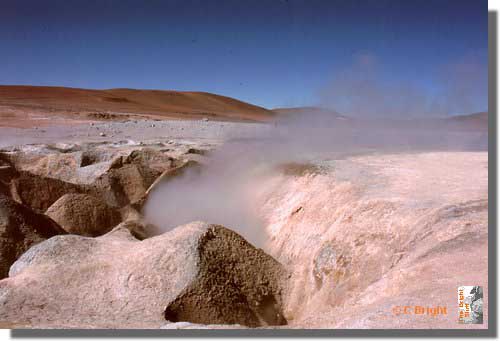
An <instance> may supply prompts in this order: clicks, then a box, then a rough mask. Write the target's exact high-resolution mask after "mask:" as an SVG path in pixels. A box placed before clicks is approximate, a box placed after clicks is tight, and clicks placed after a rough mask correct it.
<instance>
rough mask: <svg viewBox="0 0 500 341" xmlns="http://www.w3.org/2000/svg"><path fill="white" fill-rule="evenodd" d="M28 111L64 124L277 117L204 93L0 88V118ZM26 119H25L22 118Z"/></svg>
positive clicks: (269, 112) (237, 101)
mask: <svg viewBox="0 0 500 341" xmlns="http://www.w3.org/2000/svg"><path fill="white" fill-rule="evenodd" d="M26 111H35V112H38V113H55V114H63V115H64V116H65V117H66V118H73V119H75V118H76V119H78V118H80V119H82V118H83V119H85V118H101V119H103V118H104V119H113V118H120V117H121V118H126V117H127V115H128V116H134V114H140V115H142V116H146V117H147V118H159V119H162V118H174V119H175V118H177V119H179V118H180V119H182V118H185V119H201V118H204V117H207V118H209V119H215V120H236V121H239V120H243V121H265V120H267V119H269V118H270V117H272V116H273V112H272V111H270V110H267V109H265V108H262V107H259V106H256V105H252V104H249V103H245V102H242V101H239V100H236V99H233V98H230V97H225V96H220V95H215V94H211V93H206V92H184V91H164V90H136V89H108V90H91V89H78V88H65V87H47V86H10V85H4V86H0V117H2V118H4V116H10V117H12V118H15V116H16V114H17V115H18V116H19V115H20V114H22V113H23V112H26ZM20 116H22V115H20Z"/></svg>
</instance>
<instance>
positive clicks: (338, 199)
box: [0, 120, 488, 328]
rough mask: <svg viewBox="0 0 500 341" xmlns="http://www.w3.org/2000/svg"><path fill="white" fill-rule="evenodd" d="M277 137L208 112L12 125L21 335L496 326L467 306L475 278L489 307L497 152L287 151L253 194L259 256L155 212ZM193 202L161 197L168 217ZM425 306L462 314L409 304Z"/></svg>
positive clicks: (0, 310) (10, 286) (5, 159)
mask: <svg viewBox="0 0 500 341" xmlns="http://www.w3.org/2000/svg"><path fill="white" fill-rule="evenodd" d="M273 129H276V127H275V126H273V125H272V124H261V123H229V122H212V121H206V120H197V121H154V120H137V121H136V120H133V121H126V122H85V123H84V124H80V125H72V126H50V125H49V126H47V127H43V128H40V127H39V128H37V129H34V128H33V129H16V128H0V135H1V136H2V138H1V140H0V144H1V148H2V149H1V150H0V231H1V234H0V244H1V245H0V255H1V259H0V275H1V277H2V278H3V279H2V280H0V319H1V321H2V322H3V325H4V326H5V327H31V328H37V327H43V328H45V327H68V328H73V327H79V328H246V327H265V328H464V327H466V328H486V327H487V325H488V307H487V305H485V306H484V323H483V324H482V325H467V326H464V325H459V324H458V323H457V307H456V304H457V296H456V295H457V287H458V286H461V285H479V286H482V287H483V288H484V295H485V302H487V297H488V282H487V264H488V262H487V240H488V232H487V231H488V230H487V226H488V224H487V223H488V220H487V212H488V189H487V185H488V170H487V165H488V157H487V152H485V151H459V150H455V151H449V150H446V151H444V150H420V151H417V150H414V151H411V152H408V151H405V152H401V151H398V152H394V151H378V152H373V150H370V151H366V150H363V151H360V150H358V152H357V153H354V152H351V151H349V153H347V154H345V153H344V154H339V153H320V154H319V155H316V156H315V157H314V159H313V160H309V161H307V163H297V162H294V163H286V162H282V160H281V159H280V162H279V163H278V164H274V165H273V166H272V169H271V171H266V172H263V173H259V177H258V181H256V182H252V183H251V186H250V187H251V188H252V195H251V198H252V203H251V205H252V206H253V207H252V210H253V211H252V212H255V214H256V215H258V217H259V221H261V222H262V226H260V227H259V228H262V234H263V235H265V237H266V238H265V240H264V242H263V244H262V245H258V247H259V248H257V247H255V246H254V245H252V244H251V243H249V242H247V241H246V240H245V239H244V238H243V237H241V236H240V234H238V233H236V232H234V231H238V227H237V226H226V227H224V226H221V225H217V224H214V222H213V221H206V222H186V224H183V225H181V226H178V227H176V228H174V229H171V230H170V229H168V231H167V229H165V228H164V226H162V221H161V219H160V220H154V221H152V220H151V219H148V215H147V214H146V213H145V207H146V206H147V205H149V201H151V200H153V197H152V195H151V193H154V192H155V191H156V189H158V188H161V187H163V188H164V187H168V186H169V184H170V182H171V181H172V180H173V179H179V178H182V177H183V176H185V172H187V171H192V170H195V171H196V172H203V170H204V169H205V167H206V165H207V164H209V163H210V160H211V158H212V155H213V153H214V152H216V151H217V150H219V149H221V148H222V146H223V145H224V143H227V142H228V141H230V140H235V139H238V140H244V139H246V138H253V137H255V136H256V135H258V134H256V132H259V134H262V132H263V131H264V132H269V131H273ZM297 150H300V149H297ZM337 150H338V147H337ZM239 155H240V157H241V158H245V157H247V158H248V157H250V154H249V153H248V154H243V155H241V154H239ZM216 159H217V157H216ZM227 162H229V163H230V161H227ZM248 164H251V162H250V163H247V164H245V165H244V166H245V167H248ZM223 166H224V165H223ZM227 167H229V164H227ZM195 174H196V173H195ZM252 174H253V173H252ZM180 197H181V195H180V193H175V192H173V194H171V195H170V196H169V197H162V196H156V197H155V198H154V200H155V202H156V204H155V207H160V208H161V207H162V203H163V202H164V203H165V204H164V206H165V207H166V206H167V203H168V202H170V201H172V202H175V201H176V200H180ZM214 197H215V195H214ZM169 214H175V211H174V213H169ZM228 214H229V213H228ZM165 231H167V232H165ZM416 305H418V306H423V307H435V306H445V307H447V314H444V315H439V316H432V315H429V314H423V315H414V314H413V315H412V314H396V311H395V308H394V307H401V306H402V307H404V306H412V307H414V306H416Z"/></svg>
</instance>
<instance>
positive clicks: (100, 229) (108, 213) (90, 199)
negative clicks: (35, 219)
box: [46, 194, 121, 237]
mask: <svg viewBox="0 0 500 341" xmlns="http://www.w3.org/2000/svg"><path fill="white" fill-rule="evenodd" d="M46 214H47V215H48V216H49V217H51V218H52V219H53V220H54V221H56V222H57V223H58V224H59V225H61V226H62V228H63V229H64V230H66V231H67V232H68V233H72V234H79V235H81V236H88V237H97V236H100V235H103V234H105V233H107V232H109V231H110V230H111V229H112V228H113V227H114V226H116V225H117V224H119V223H120V221H121V215H120V212H119V211H117V210H115V209H114V208H112V207H109V206H108V205H107V204H106V203H105V202H104V201H102V200H101V199H99V198H96V197H94V196H91V195H88V194H65V195H63V196H62V197H61V198H59V199H58V200H57V201H56V202H55V203H54V204H53V205H52V206H50V207H49V209H48V210H47V212H46Z"/></svg>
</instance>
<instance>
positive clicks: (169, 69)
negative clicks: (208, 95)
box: [0, 0, 488, 111]
mask: <svg viewBox="0 0 500 341" xmlns="http://www.w3.org/2000/svg"><path fill="white" fill-rule="evenodd" d="M0 44H1V45H0V46H1V50H0V84H33V85H60V86H72V87H82V88H98V89H103V88H113V87H128V88H149V89H175V90H197V91H208V92H213V93H218V94H222V95H227V96H231V97H235V98H238V99H241V100H244V101H248V102H251V103H254V104H258V105H262V106H265V107H278V106H296V105H315V104H318V103H319V102H321V101H323V100H324V98H325V96H326V97H328V95H325V93H326V94H328V89H329V87H330V86H331V83H332V82H333V83H334V84H335V83H336V82H337V83H338V79H339V75H340V74H342V73H344V74H345V71H346V70H351V69H353V68H356V67H357V64H358V63H360V61H361V63H363V61H364V60H366V59H368V60H369V61H370V63H372V62H371V61H374V63H375V65H376V69H377V77H378V78H379V79H381V80H383V82H385V83H384V84H386V85H387V84H394V85H395V86H396V87H399V85H398V84H402V83H407V82H411V84H412V88H418V90H417V91H416V92H418V93H419V95H422V94H421V93H422V92H425V93H426V95H427V92H428V93H433V94H437V93H440V91H441V93H444V92H445V91H447V90H445V89H444V88H446V87H447V85H446V83H447V82H448V83H449V84H451V83H454V82H456V81H457V79H455V78H454V77H455V76H454V75H453V76H452V75H451V73H454V74H455V73H456V74H460V73H461V70H462V69H464V68H465V69H466V70H468V71H467V72H465V76H464V75H458V76H457V77H459V78H458V79H459V80H460V81H467V82H468V83H471V84H470V88H471V89H474V88H475V89H477V88H480V89H482V90H481V91H480V92H479V93H477V94H474V96H473V98H471V99H470V100H469V102H473V103H472V105H469V106H472V108H475V110H477V111H479V110H486V108H487V101H486V98H487V94H486V93H485V92H487V91H486V89H487V88H486V87H485V84H484V83H485V79H486V77H487V48H488V46H487V1H486V0H482V1H478V0H470V1H455V0H453V1H452V0H420V1H410V0H400V1H384V0H363V1H355V0H354V1H353V0H342V1H340V0H337V1H336V0H329V1H314V0H308V1H306V0H304V1H298V0H288V1H285V0H268V1H250V0H248V1H245V0H241V1H237V0H234V1H215V0H213V1H210V0H203V1H202V0H200V1H190V0H183V1H180V0H178V1H176V0H164V1H138V0H137V1H106V0H100V1H90V0H86V1H69V0H66V1H50V0H45V1H23V0H11V1H8V0H2V1H0ZM464 65H465V67H464ZM471 65H472V66H471ZM456 68H458V70H459V71H458V72H455V71H453V70H455V69H456ZM471 68H472V69H471ZM449 70H452V71H449ZM471 70H472V71H471ZM478 73H479V74H480V77H472V79H468V78H467V77H468V76H467V75H468V74H469V75H470V74H474V75H477V74H478ZM462 74H464V72H462ZM464 77H466V78H467V79H465V80H464V79H463V78H464ZM479 83H481V84H479ZM334 88H335V87H334ZM461 90H462V91H464V92H468V90H467V89H465V90H464V89H461ZM451 92H453V91H451ZM476 92H477V91H476ZM469 104H470V103H469ZM332 105H334V104H332ZM466 109H467V110H470V108H469V107H467V108H464V110H466ZM453 110H455V111H460V110H461V109H460V108H455V109H453Z"/></svg>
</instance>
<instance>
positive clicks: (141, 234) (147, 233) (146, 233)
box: [109, 220, 157, 240]
mask: <svg viewBox="0 0 500 341" xmlns="http://www.w3.org/2000/svg"><path fill="white" fill-rule="evenodd" d="M125 229H126V230H128V232H129V233H130V234H131V235H132V236H133V237H134V238H136V239H138V240H144V239H146V238H149V237H151V236H153V235H155V234H157V233H156V231H157V228H156V227H155V226H153V225H148V224H145V223H143V222H141V221H139V220H127V221H124V222H123V223H121V224H120V225H118V226H116V227H115V228H113V229H112V230H111V231H110V232H109V233H110V234H111V233H121V232H122V231H124V230H125Z"/></svg>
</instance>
